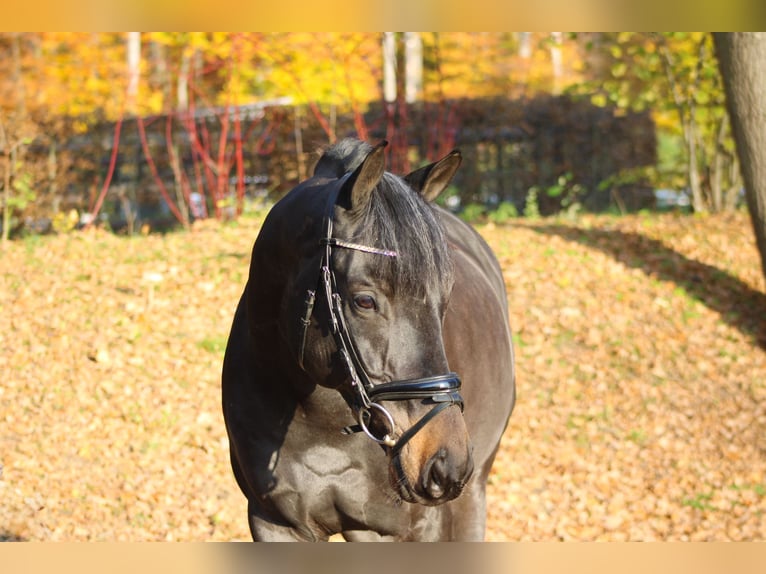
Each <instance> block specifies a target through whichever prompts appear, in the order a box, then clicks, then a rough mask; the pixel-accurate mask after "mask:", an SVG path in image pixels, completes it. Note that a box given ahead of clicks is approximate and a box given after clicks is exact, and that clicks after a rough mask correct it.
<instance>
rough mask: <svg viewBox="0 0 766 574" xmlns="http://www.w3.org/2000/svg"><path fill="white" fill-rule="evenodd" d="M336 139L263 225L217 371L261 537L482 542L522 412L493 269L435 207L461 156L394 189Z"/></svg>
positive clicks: (460, 226) (378, 155)
mask: <svg viewBox="0 0 766 574" xmlns="http://www.w3.org/2000/svg"><path fill="white" fill-rule="evenodd" d="M384 147H385V142H383V143H382V144H380V145H378V146H376V147H372V146H370V145H369V144H366V143H363V142H360V141H358V140H353V139H347V140H343V141H341V142H339V143H337V144H335V145H334V146H332V147H330V148H328V149H327V150H326V151H325V152H324V154H323V155H322V156H321V157H320V159H319V161H318V163H317V165H316V168H315V170H314V175H313V176H312V177H311V178H310V179H308V180H307V181H304V182H303V183H301V184H300V185H298V186H297V187H296V188H294V189H293V190H292V191H290V192H289V193H288V194H287V195H286V196H285V197H284V198H283V199H282V200H280V201H279V202H278V203H277V204H276V205H275V206H274V207H273V208H272V210H271V211H270V212H269V215H268V216H267V218H266V220H265V221H264V223H263V226H262V228H261V231H260V233H259V235H258V238H257V239H256V242H255V246H254V247H253V253H252V260H251V265H250V274H249V278H248V281H247V285H246V286H245V290H244V293H243V295H242V298H241V299H240V302H239V306H238V307H237V311H236V313H235V316H234V322H233V325H232V329H231V334H230V337H229V341H228V345H227V348H226V355H225V358H224V364H223V412H224V418H225V421H226V428H227V431H228V435H229V441H230V449H231V463H232V467H233V470H234V475H235V477H236V479H237V483H238V484H239V486H240V488H241V489H242V492H243V493H244V494H245V496H246V497H247V500H248V509H247V512H248V518H249V523H250V531H251V533H252V536H253V539H254V540H263V541H267V540H305V541H316V540H327V539H328V538H329V537H330V536H332V535H333V534H336V533H340V534H342V536H343V537H344V538H345V539H346V540H422V541H425V540H482V539H483V537H484V531H485V523H486V495H485V489H486V484H487V477H488V474H489V471H490V467H491V465H492V462H493V460H494V458H495V454H496V452H497V448H498V445H499V442H500V438H501V436H502V434H503V432H504V430H505V428H506V425H507V422H508V418H509V416H510V414H511V411H512V410H513V405H514V401H515V386H514V363H513V350H512V346H511V334H510V329H509V326H508V308H507V299H506V292H505V286H504V282H503V276H502V273H501V271H500V267H499V265H498V263H497V260H496V259H495V257H494V255H493V254H492V252H491V251H490V249H489V247H488V246H487V244H486V243H485V242H484V241H483V240H482V239H481V238H480V236H479V235H478V234H477V233H476V232H475V231H474V230H473V229H471V228H470V227H469V226H468V225H466V224H464V223H463V222H462V221H460V220H459V219H457V218H456V217H454V216H453V215H451V214H449V213H448V212H446V211H444V210H442V209H441V208H439V207H437V206H435V205H434V204H433V203H432V201H433V200H434V199H435V198H436V197H437V196H438V195H439V193H441V192H442V191H443V190H444V189H445V188H446V187H447V185H448V183H449V181H450V180H451V179H452V176H453V175H454V174H455V172H456V170H457V168H458V166H459V165H460V161H461V159H460V154H459V153H458V152H457V151H454V152H452V153H450V154H449V155H447V156H446V157H444V158H443V159H441V160H440V161H438V162H435V163H433V164H430V165H428V166H426V167H423V168H421V169H419V170H417V171H415V172H412V173H410V174H409V175H407V176H405V177H403V178H400V177H398V176H395V175H392V174H390V173H388V172H386V171H385V155H384V151H385V150H384Z"/></svg>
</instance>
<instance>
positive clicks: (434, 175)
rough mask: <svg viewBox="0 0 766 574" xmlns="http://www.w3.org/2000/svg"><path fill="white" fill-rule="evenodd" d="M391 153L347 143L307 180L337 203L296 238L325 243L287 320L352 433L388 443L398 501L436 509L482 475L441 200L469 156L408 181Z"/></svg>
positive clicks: (308, 248)
mask: <svg viewBox="0 0 766 574" xmlns="http://www.w3.org/2000/svg"><path fill="white" fill-rule="evenodd" d="M384 147H385V143H384V144H382V145H379V146H377V147H374V148H373V147H371V146H369V145H367V144H363V143H362V142H356V141H353V142H350V141H344V142H341V144H340V145H336V146H334V147H333V148H330V150H328V152H325V154H324V155H323V156H322V158H320V160H319V162H318V164H317V167H316V168H315V173H314V177H313V178H312V179H310V180H309V181H308V182H306V184H305V185H304V187H303V189H304V195H310V196H311V197H312V198H320V197H321V198H322V200H323V201H324V203H325V207H324V209H323V210H320V211H321V212H323V218H316V221H313V222H311V223H307V224H306V225H304V227H303V228H302V229H305V230H307V231H305V232H297V233H296V234H295V235H296V237H305V238H310V237H311V236H312V235H313V238H311V239H307V240H305V241H303V245H304V248H303V252H302V255H301V256H300V257H298V258H297V259H296V261H297V262H299V265H298V269H297V271H296V273H295V275H294V277H293V279H292V281H291V285H292V292H291V295H290V297H289V302H288V303H286V304H284V305H283V307H282V309H283V313H284V317H283V320H282V321H281V322H282V323H283V324H286V325H290V328H291V329H292V331H291V332H290V333H287V334H286V339H287V340H288V341H289V346H290V347H291V350H292V356H293V357H294V360H295V362H296V363H297V364H298V365H300V368H301V369H302V371H303V372H304V373H305V375H306V376H307V377H308V379H310V380H311V381H312V383H314V384H316V385H320V386H323V387H329V388H333V389H336V390H337V391H338V392H339V393H340V394H341V395H342V397H343V399H344V400H345V402H346V403H347V405H348V406H349V407H350V409H351V412H352V414H353V416H354V418H356V419H357V420H358V423H359V424H358V425H356V427H355V428H351V430H359V429H361V430H363V431H364V432H365V433H366V434H367V435H368V436H369V437H370V438H371V439H373V440H374V441H376V442H378V443H380V444H381V446H382V448H383V450H384V451H385V453H386V454H387V456H388V457H389V465H388V466H389V476H390V482H391V485H392V487H393V488H394V490H395V492H396V493H397V495H398V496H399V497H400V498H401V499H403V500H405V501H408V502H417V503H421V504H425V505H435V504H440V503H443V502H446V501H448V500H451V499H453V498H455V497H456V496H458V495H459V494H460V492H461V491H462V489H463V487H464V486H465V484H466V482H467V481H468V479H469V478H470V476H471V473H472V471H473V460H472V454H471V451H472V447H471V443H470V439H469V437H468V432H467V429H466V425H465V422H464V420H463V417H462V398H461V397H460V394H459V386H460V379H459V377H458V376H457V375H456V374H455V373H451V372H450V370H449V365H448V362H447V356H446V353H445V348H444V341H443V332H442V329H443V321H444V316H445V312H446V309H447V305H448V303H449V298H450V293H451V290H452V286H453V282H454V278H453V269H452V262H451V258H450V253H449V249H448V246H447V242H446V239H445V236H444V232H443V229H442V227H441V224H440V221H439V217H438V215H437V214H436V212H435V211H434V209H433V207H432V206H431V205H430V204H429V202H430V201H432V200H433V199H435V198H436V197H437V196H438V195H439V193H440V192H441V191H442V190H443V189H445V188H446V186H447V184H448V183H449V181H450V179H451V178H452V176H453V175H454V173H455V171H456V170H457V168H458V166H459V164H460V155H459V153H457V152H452V153H451V154H449V155H447V156H446V157H445V158H443V159H441V160H440V161H438V162H435V163H433V164H430V165H428V166H425V167H423V168H421V169H419V170H417V171H415V172H413V173H411V174H409V175H407V176H406V177H404V178H400V177H397V176H395V175H392V174H390V173H388V172H386V171H385V154H384V151H385V150H384ZM303 203H304V204H305V203H306V202H303ZM314 213H316V210H314ZM307 217H308V216H307ZM320 219H321V220H320ZM296 241H300V240H299V239H296Z"/></svg>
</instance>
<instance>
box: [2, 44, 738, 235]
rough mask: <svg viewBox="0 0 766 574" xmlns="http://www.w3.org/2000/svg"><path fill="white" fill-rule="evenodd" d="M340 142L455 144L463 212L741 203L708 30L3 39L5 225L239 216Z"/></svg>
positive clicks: (396, 149)
mask: <svg viewBox="0 0 766 574" xmlns="http://www.w3.org/2000/svg"><path fill="white" fill-rule="evenodd" d="M346 136H357V137H360V138H362V139H366V140H370V141H375V140H379V139H383V138H385V139H387V140H389V142H390V146H389V168H390V169H391V171H394V172H397V173H403V172H406V171H407V170H410V169H414V168H417V167H418V166H420V165H421V164H423V163H426V162H427V161H433V160H434V159H437V158H438V157H440V156H441V155H444V154H446V153H447V152H448V151H450V150H451V149H453V148H456V147H457V148H460V150H461V151H462V153H463V156H464V163H463V167H462V168H461V170H460V172H459V174H458V176H457V178H456V179H455V181H454V185H453V186H452V187H451V188H450V189H449V190H448V192H447V193H445V194H444V195H443V196H442V197H441V198H440V201H442V202H443V203H444V204H445V205H446V206H447V207H449V208H450V209H451V210H453V211H455V212H457V213H459V214H461V215H462V216H463V217H464V218H466V219H469V220H477V219H485V220H486V219H493V220H503V219H506V218H509V217H524V216H526V217H536V216H538V215H551V214H558V213H564V214H574V213H577V212H580V211H591V212H612V213H628V212H636V211H640V210H670V209H672V210H681V211H685V212H690V211H694V212H725V211H732V210H736V209H737V208H738V206H739V205H740V203H741V201H742V197H743V194H742V184H741V183H740V179H739V177H740V176H739V167H738V165H737V157H736V154H735V150H734V145H733V142H732V138H731V134H730V128H729V122H728V116H727V114H726V108H725V97H724V92H723V85H722V82H721V78H720V75H719V71H718V66H717V61H716V58H715V54H714V49H713V41H712V37H711V35H710V34H708V33H680V32H679V33H615V32H609V33H579V34H574V33H565V32H546V33H539V32H535V33H531V32H425V33H393V32H385V33H380V32H374V33H330V32H322V33H306V32H295V33H192V32H178V33H170V32H157V33H139V32H119V33H69V32H67V33H62V32H55V33H54V32H44V33H21V32H5V33H0V154H1V157H0V160H1V161H0V172H1V173H2V174H3V178H1V181H0V188H1V189H2V190H3V193H2V203H1V204H0V205H2V210H3V218H2V223H0V226H1V227H2V234H3V237H13V236H18V235H23V234H37V233H46V232H50V231H57V232H63V231H67V230H70V229H74V228H77V227H82V226H86V225H90V224H94V223H95V224H98V225H100V226H104V227H108V228H110V229H112V230H114V231H117V232H120V233H127V234H134V233H138V232H140V231H141V230H143V231H144V232H147V231H152V230H164V229H168V228H172V227H180V226H189V225H190V224H191V223H192V222H194V221H195V220H200V219H206V218H215V219H217V220H231V219H236V218H238V217H240V216H242V215H243V214H247V213H249V212H251V211H254V210H260V209H262V208H264V207H267V206H268V205H269V204H270V203H272V202H273V201H275V200H276V199H278V198H279V197H281V195H282V194H284V193H285V192H286V191H287V190H289V189H290V188H292V187H293V186H294V185H295V184H296V183H297V182H298V181H299V180H301V179H303V178H305V177H307V176H308V175H310V170H311V169H312V167H313V162H314V161H315V159H316V158H317V157H318V156H317V155H316V150H317V148H318V147H320V146H323V145H327V144H328V143H331V142H333V141H335V140H337V139H339V138H342V137H346Z"/></svg>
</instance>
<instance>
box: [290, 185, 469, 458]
mask: <svg viewBox="0 0 766 574" xmlns="http://www.w3.org/2000/svg"><path fill="white" fill-rule="evenodd" d="M348 176H349V174H346V175H345V176H343V178H341V180H340V185H338V186H337V188H336V189H335V190H334V192H331V193H330V197H329V199H328V207H327V209H326V212H325V217H324V230H325V231H324V236H323V237H322V238H321V239H320V240H319V244H320V245H321V246H323V247H324V250H323V253H322V259H321V263H320V266H319V278H318V280H317V287H316V289H314V290H311V289H309V290H308V291H307V297H306V301H305V309H304V313H303V316H302V317H301V319H300V328H301V329H302V331H301V335H300V338H299V349H298V364H299V365H300V367H301V368H303V356H304V352H305V348H306V333H307V331H308V327H309V324H310V323H311V316H312V314H313V310H314V304H315V302H316V296H317V292H321V293H323V295H324V300H325V302H326V304H327V309H328V311H329V317H330V325H329V328H330V331H331V332H332V335H333V338H334V340H335V344H336V346H337V348H338V353H339V355H340V358H341V361H342V363H343V366H344V367H345V370H346V372H347V374H348V376H349V378H350V380H351V387H352V388H353V389H354V391H355V399H356V400H355V403H356V405H355V406H356V407H357V420H358V423H359V424H358V425H353V426H348V427H345V428H344V429H343V430H342V432H343V433H344V434H352V433H355V432H359V431H362V432H364V433H365V434H366V435H367V436H368V437H370V438H371V439H372V440H374V441H375V442H377V443H379V444H382V445H385V446H387V447H390V448H391V452H392V454H396V453H397V452H398V451H400V450H401V449H402V447H403V446H404V445H405V444H406V443H407V442H408V441H409V440H410V439H411V438H412V437H413V436H415V434H416V433H417V432H418V431H420V430H421V429H422V428H423V427H424V426H425V425H426V424H427V423H428V421H430V420H431V419H433V418H434V417H435V416H436V415H438V414H439V413H440V412H442V411H443V410H445V409H446V408H448V407H450V406H452V405H457V406H459V407H460V410H461V411H462V410H463V397H462V396H461V395H460V392H459V389H460V385H461V382H460V377H459V376H458V375H457V373H452V372H450V373H447V374H444V375H436V376H430V377H421V378H417V379H405V380H400V381H390V382H386V383H380V384H377V385H375V384H373V383H372V381H371V380H370V377H369V375H368V374H367V372H366V371H365V369H364V366H363V364H362V361H361V359H360V357H359V353H358V351H357V348H356V346H355V345H354V341H353V339H352V337H351V333H350V331H349V329H348V325H347V323H346V320H345V317H344V315H343V306H342V300H341V296H340V293H339V292H338V287H337V283H336V280H335V272H334V270H333V266H332V251H333V249H338V248H339V249H352V250H355V251H361V252H364V253H369V254H372V255H379V256H382V257H398V255H399V254H398V253H397V252H395V251H390V250H388V249H381V248H378V247H370V246H367V245H360V244H358V243H352V242H350V241H345V240H342V239H338V238H335V237H333V212H334V207H335V202H336V200H337V196H338V193H339V191H340V189H341V188H342V187H343V183H344V182H345V180H346V179H347V178H348ZM413 399H422V400H424V401H430V402H432V403H433V404H434V407H433V408H432V409H431V410H430V411H428V412H427V413H426V414H425V415H424V416H423V417H422V418H420V419H419V420H418V421H417V422H416V423H415V424H414V425H412V426H411V427H410V428H409V429H407V430H406V431H404V432H403V433H402V434H401V436H400V437H399V439H398V440H394V438H393V437H392V434H393V433H394V430H395V425H394V420H393V417H392V416H391V413H389V412H388V410H386V408H385V407H384V406H383V405H381V404H380V403H381V402H383V401H407V400H413ZM373 411H378V413H379V414H381V415H382V416H383V417H384V418H385V420H386V422H387V424H388V427H389V429H390V430H389V432H387V433H386V434H385V435H384V436H383V437H382V438H381V437H377V436H375V434H373V433H372V432H371V430H370V428H369V424H370V421H371V420H372V413H373Z"/></svg>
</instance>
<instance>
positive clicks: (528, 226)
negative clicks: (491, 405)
mask: <svg viewBox="0 0 766 574" xmlns="http://www.w3.org/2000/svg"><path fill="white" fill-rule="evenodd" d="M479 229H480V231H481V232H482V234H483V235H484V236H485V237H486V238H487V240H488V241H489V242H490V244H491V245H492V247H493V248H494V249H495V251H496V253H497V254H498V257H499V259H500V261H501V263H502V265H503V268H504V270H505V277H506V283H507V287H508V294H509V301H510V303H511V323H512V326H513V328H514V332H515V334H516V335H515V342H516V352H517V364H518V403H517V407H516V411H515V412H514V414H513V417H512V419H511V422H510V424H509V427H508V430H507V432H506V435H505V437H504V440H503V443H502V446H501V449H500V452H499V454H498V458H497V462H496V464H495V469H494V474H493V476H492V478H491V481H490V485H489V489H488V493H489V518H488V531H487V538H488V539H489V540H557V539H563V540H656V539H662V540H686V539H690V540H764V539H766V440H764V437H766V295H765V294H764V292H765V289H764V281H763V278H762V277H761V275H760V267H759V260H758V257H757V253H756V251H755V247H754V241H753V237H752V231H751V228H750V224H749V221H748V219H747V216H746V215H745V214H737V215H733V216H728V217H709V218H690V217H685V218H679V217H673V216H662V217H655V216H652V217H628V218H622V219H614V218H607V217H589V218H584V219H581V220H578V221H576V222H566V221H563V220H542V221H538V222H524V221H522V222H514V223H512V224H510V225H507V226H483V227H480V228H479ZM256 233H257V223H256V222H254V221H247V220H245V221H242V222H241V223H239V224H238V225H229V226H223V227H220V226H217V225H207V226H201V227H198V228H195V230H194V231H192V232H190V233H179V234H169V235H165V236H160V235H152V236H148V237H141V238H135V239H126V238H120V237H115V236H112V235H109V234H106V233H102V232H91V233H85V234H83V233H75V234H70V235H63V236H57V237H48V238H37V239H34V238H33V239H28V240H25V241H20V242H15V243H13V244H10V245H9V246H7V248H6V249H5V251H3V252H2V253H1V255H2V259H1V260H0V321H1V322H2V325H1V326H0V372H1V373H2V381H1V382H0V464H2V474H1V475H0V539H5V540H8V539H10V540H16V539H21V540H246V539H248V538H249V536H248V531H247V523H246V520H245V501H244V498H243V497H242V495H241V494H240V492H239V490H238V489H237V486H236V484H235V482H234V479H233V477H232V474H231V470H230V467H229V461H228V451H227V439H226V434H225V430H224V426H223V421H222V416H221V412H220V390H219V385H220V382H219V381H220V366H221V360H222V356H223V349H224V346H225V342H226V337H227V335H228V329H229V326H230V322H231V317H232V314H233V311H234V307H235V305H236V302H237V300H238V297H239V295H240V292H241V289H242V286H243V284H244V280H245V277H246V274H247V266H248V261H249V255H250V249H251V246H252V242H253V240H254V238H255V235H256Z"/></svg>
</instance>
